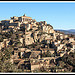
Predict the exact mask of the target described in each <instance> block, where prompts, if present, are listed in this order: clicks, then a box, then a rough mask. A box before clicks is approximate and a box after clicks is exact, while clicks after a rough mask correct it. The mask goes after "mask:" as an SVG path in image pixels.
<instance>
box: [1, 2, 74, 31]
mask: <svg viewBox="0 0 75 75" xmlns="http://www.w3.org/2000/svg"><path fill="white" fill-rule="evenodd" d="M0 9H1V12H0V21H1V20H6V19H10V17H13V16H22V15H23V14H26V15H27V16H29V17H32V19H35V20H36V21H37V22H40V21H46V22H47V23H48V24H51V25H52V26H53V28H54V29H62V30H69V29H75V24H74V17H75V15H74V14H75V10H74V9H75V3H71V2H69V3H66V2H52V3H47V2H44V3H42V2H39V3H37V2H35V3H34V2H27V3H26V2H25V3H22V2H21V3H20V2H19V3H16V2H14V3H12V2H10V3H9V2H6V3H5V2H2V3H0Z"/></svg>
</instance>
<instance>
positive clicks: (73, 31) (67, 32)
mask: <svg viewBox="0 0 75 75" xmlns="http://www.w3.org/2000/svg"><path fill="white" fill-rule="evenodd" d="M55 30H58V31H61V32H64V33H65V34H73V35H75V29H70V30H61V29H55Z"/></svg>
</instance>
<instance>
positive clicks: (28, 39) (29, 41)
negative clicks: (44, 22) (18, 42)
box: [25, 31, 34, 45]
mask: <svg viewBox="0 0 75 75" xmlns="http://www.w3.org/2000/svg"><path fill="white" fill-rule="evenodd" d="M31 34H32V32H31V31H29V32H25V45H30V44H32V43H34V40H33V37H31Z"/></svg>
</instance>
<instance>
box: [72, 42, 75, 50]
mask: <svg viewBox="0 0 75 75" xmlns="http://www.w3.org/2000/svg"><path fill="white" fill-rule="evenodd" d="M72 46H73V50H75V42H73V43H72Z"/></svg>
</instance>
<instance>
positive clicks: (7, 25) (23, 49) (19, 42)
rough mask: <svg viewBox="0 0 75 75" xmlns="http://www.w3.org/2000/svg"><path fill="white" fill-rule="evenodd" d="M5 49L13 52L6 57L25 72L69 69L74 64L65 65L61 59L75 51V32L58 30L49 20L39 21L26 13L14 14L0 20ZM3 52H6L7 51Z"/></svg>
mask: <svg viewBox="0 0 75 75" xmlns="http://www.w3.org/2000/svg"><path fill="white" fill-rule="evenodd" d="M6 50H8V52H10V54H11V55H10V57H9V59H7V57H6V59H7V60H6V61H10V62H11V63H12V64H15V67H16V68H17V69H19V70H20V69H21V70H22V71H23V72H40V71H41V72H67V70H68V72H70V71H72V69H73V67H72V66H70V65H68V67H63V65H64V66H66V64H64V62H62V61H60V62H59V63H58V61H59V60H60V59H61V58H62V57H63V56H65V55H69V54H71V53H74V52H75V36H73V35H69V34H64V33H62V32H60V31H56V30H54V29H53V26H52V25H50V24H47V22H46V21H40V22H37V21H36V20H35V19H32V18H31V17H28V16H26V15H25V14H24V15H23V16H21V17H16V16H13V17H11V19H10V20H2V21H0V51H1V52H4V51H6ZM7 54H8V53H7ZM2 55H4V56H6V54H5V52H4V53H3V54H2ZM8 56H9V55H8ZM1 60H2V59H1ZM74 60H75V59H74Z"/></svg>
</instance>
